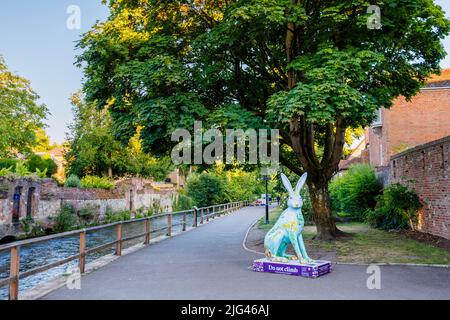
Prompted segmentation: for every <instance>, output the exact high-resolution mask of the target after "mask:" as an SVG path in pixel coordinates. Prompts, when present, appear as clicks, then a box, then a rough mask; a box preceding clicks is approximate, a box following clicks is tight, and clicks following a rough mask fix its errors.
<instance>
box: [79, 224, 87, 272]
mask: <svg viewBox="0 0 450 320" xmlns="http://www.w3.org/2000/svg"><path fill="white" fill-rule="evenodd" d="M85 267H86V231H85V230H83V231H81V232H80V259H79V260H78V268H79V269H80V273H84V271H85Z"/></svg>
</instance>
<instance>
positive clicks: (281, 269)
mask: <svg viewBox="0 0 450 320" xmlns="http://www.w3.org/2000/svg"><path fill="white" fill-rule="evenodd" d="M252 269H253V271H257V272H269V273H280V274H288V275H293V276H302V277H307V278H317V277H320V276H323V275H324V274H327V273H330V272H331V269H332V267H331V262H330V261H324V260H315V261H314V262H311V263H300V262H298V261H289V262H274V261H270V260H269V259H267V258H264V259H258V260H255V261H253V266H252Z"/></svg>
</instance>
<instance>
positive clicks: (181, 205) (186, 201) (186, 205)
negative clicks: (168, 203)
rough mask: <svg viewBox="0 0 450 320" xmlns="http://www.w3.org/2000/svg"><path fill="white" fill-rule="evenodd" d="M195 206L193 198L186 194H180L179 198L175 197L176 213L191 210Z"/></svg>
mask: <svg viewBox="0 0 450 320" xmlns="http://www.w3.org/2000/svg"><path fill="white" fill-rule="evenodd" d="M193 206H194V201H193V200H192V198H191V197H188V196H186V195H184V194H179V195H178V196H175V197H174V199H173V201H172V210H173V211H175V212H176V211H183V210H189V209H192V207H193Z"/></svg>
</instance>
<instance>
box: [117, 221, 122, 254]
mask: <svg viewBox="0 0 450 320" xmlns="http://www.w3.org/2000/svg"><path fill="white" fill-rule="evenodd" d="M116 255H118V256H119V257H120V256H121V255H122V223H119V224H118V225H117V245H116Z"/></svg>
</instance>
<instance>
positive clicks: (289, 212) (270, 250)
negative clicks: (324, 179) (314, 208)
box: [264, 173, 313, 263]
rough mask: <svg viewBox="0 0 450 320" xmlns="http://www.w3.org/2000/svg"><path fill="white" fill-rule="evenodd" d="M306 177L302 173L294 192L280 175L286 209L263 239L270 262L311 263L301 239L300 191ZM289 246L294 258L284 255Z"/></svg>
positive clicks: (302, 222) (285, 178)
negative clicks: (291, 248)
mask: <svg viewBox="0 0 450 320" xmlns="http://www.w3.org/2000/svg"><path fill="white" fill-rule="evenodd" d="M307 176H308V174H307V173H304V174H303V175H302V176H301V177H300V179H299V180H298V182H297V185H296V187H295V190H293V189H292V185H291V182H290V181H289V179H288V178H287V177H286V176H285V175H284V174H283V173H282V174H281V180H282V181H283V185H284V187H285V188H286V190H287V191H288V192H289V198H288V202H287V205H288V208H287V209H286V210H284V211H283V213H282V214H281V215H280V217H279V218H278V220H277V222H276V223H275V225H274V226H273V227H272V229H270V230H269V232H268V233H267V234H266V237H265V238H264V248H265V254H266V256H267V258H268V259H269V260H271V261H275V262H287V261H289V260H297V259H298V260H299V261H300V263H309V262H312V261H313V260H312V259H310V258H309V257H308V254H307V253H306V249H305V245H304V243H303V237H302V231H303V226H304V225H305V220H304V218H303V214H302V205H303V201H302V197H301V196H300V190H301V188H302V187H303V185H304V184H305V182H306V178H307ZM289 244H292V246H293V248H294V251H295V254H296V256H295V255H288V254H286V250H287V248H288V247H289Z"/></svg>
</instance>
